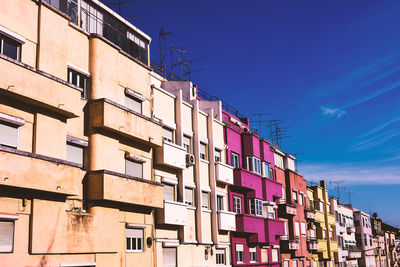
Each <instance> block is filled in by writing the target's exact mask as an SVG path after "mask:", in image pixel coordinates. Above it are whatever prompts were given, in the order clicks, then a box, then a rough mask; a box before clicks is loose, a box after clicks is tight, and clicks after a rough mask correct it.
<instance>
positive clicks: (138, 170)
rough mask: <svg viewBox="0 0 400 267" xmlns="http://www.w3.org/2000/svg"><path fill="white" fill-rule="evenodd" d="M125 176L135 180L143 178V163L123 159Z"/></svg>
mask: <svg viewBox="0 0 400 267" xmlns="http://www.w3.org/2000/svg"><path fill="white" fill-rule="evenodd" d="M125 174H126V175H130V176H133V177H136V178H143V163H140V162H135V161H132V160H129V159H125Z"/></svg>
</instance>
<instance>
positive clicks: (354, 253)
mask: <svg viewBox="0 0 400 267" xmlns="http://www.w3.org/2000/svg"><path fill="white" fill-rule="evenodd" d="M348 251H349V255H348V256H347V258H348V259H360V258H361V257H362V253H361V251H360V250H359V249H358V248H349V250H348Z"/></svg>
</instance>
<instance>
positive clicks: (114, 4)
mask: <svg viewBox="0 0 400 267" xmlns="http://www.w3.org/2000/svg"><path fill="white" fill-rule="evenodd" d="M133 1H136V0H121V1H118V2H113V3H108V4H109V5H113V6H118V14H120V15H121V5H125V4H127V3H129V2H133Z"/></svg>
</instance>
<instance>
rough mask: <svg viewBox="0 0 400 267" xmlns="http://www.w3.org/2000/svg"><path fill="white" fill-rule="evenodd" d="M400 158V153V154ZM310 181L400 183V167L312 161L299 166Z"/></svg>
mask: <svg viewBox="0 0 400 267" xmlns="http://www.w3.org/2000/svg"><path fill="white" fill-rule="evenodd" d="M399 158H400V155H399ZM299 169H300V172H301V173H302V174H303V175H304V177H305V178H306V179H307V180H310V181H319V180H327V181H345V182H346V183H348V184H357V183H358V184H361V183H362V184H400V167H399V166H394V167H384V166H382V167H380V166H379V165H377V164H376V162H374V164H372V163H371V164H370V165H368V164H365V163H364V164H356V163H349V164H343V163H341V164H334V163H331V164H328V163H321V164H319V163H310V164H302V165H300V166H299Z"/></svg>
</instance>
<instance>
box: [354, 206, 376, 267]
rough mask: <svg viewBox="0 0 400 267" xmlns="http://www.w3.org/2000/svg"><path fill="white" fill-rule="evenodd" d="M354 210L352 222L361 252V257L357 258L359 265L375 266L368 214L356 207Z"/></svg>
mask: <svg viewBox="0 0 400 267" xmlns="http://www.w3.org/2000/svg"><path fill="white" fill-rule="evenodd" d="M353 211H354V223H355V226H356V241H357V247H358V248H359V249H360V250H361V252H362V257H361V258H360V259H359V260H358V265H359V266H360V267H371V266H375V256H374V255H375V254H374V252H375V250H374V246H373V245H372V228H371V219H370V216H369V215H368V214H367V213H365V212H363V211H361V210H358V209H356V208H353Z"/></svg>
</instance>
